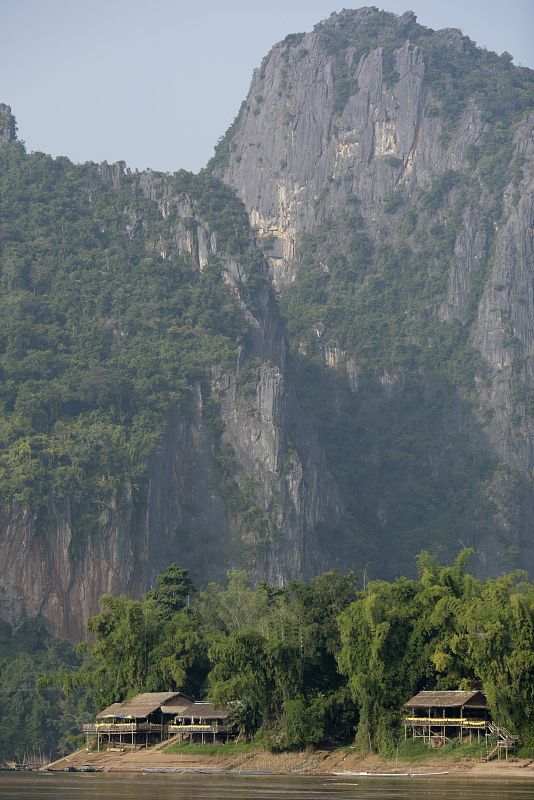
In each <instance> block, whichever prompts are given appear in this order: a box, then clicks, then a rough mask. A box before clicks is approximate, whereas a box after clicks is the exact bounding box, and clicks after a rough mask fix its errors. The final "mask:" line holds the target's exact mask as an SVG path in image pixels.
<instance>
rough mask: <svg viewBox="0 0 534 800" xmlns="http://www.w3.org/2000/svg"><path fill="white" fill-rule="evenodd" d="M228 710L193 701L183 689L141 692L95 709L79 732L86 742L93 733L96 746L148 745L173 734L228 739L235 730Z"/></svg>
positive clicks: (181, 737)
mask: <svg viewBox="0 0 534 800" xmlns="http://www.w3.org/2000/svg"><path fill="white" fill-rule="evenodd" d="M232 711H233V709H232V708H231V707H226V708H215V707H214V706H213V705H212V704H211V703H206V702H198V701H194V700H193V699H192V698H191V697H188V696H187V695H185V694H183V692H142V693H141V694H138V695H136V696H135V697H133V698H132V699H131V700H127V701H126V702H124V703H112V704H111V705H110V706H107V708H104V709H102V711H99V712H98V714H97V715H96V721H95V722H94V723H89V724H87V725H84V726H83V732H84V733H85V734H86V737H87V745H88V746H89V739H90V737H94V736H96V741H97V748H98V749H100V748H101V747H118V748H119V749H124V748H126V747H148V746H149V745H152V744H155V743H156V742H161V741H163V740H164V739H166V738H168V737H170V736H174V735H177V734H180V739H181V740H182V741H183V740H188V741H190V742H193V741H199V742H202V743H204V742H206V741H208V742H215V741H228V740H229V739H232V738H233V737H234V736H235V734H236V733H237V731H236V728H235V726H234V725H232V724H231V723H230V722H229V717H230V715H231V714H232Z"/></svg>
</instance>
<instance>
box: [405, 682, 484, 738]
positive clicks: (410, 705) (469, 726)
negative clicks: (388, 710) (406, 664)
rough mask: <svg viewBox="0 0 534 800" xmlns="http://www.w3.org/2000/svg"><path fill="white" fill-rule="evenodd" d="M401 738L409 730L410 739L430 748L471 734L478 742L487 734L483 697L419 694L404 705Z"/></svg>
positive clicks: (468, 693) (460, 694) (462, 693)
mask: <svg viewBox="0 0 534 800" xmlns="http://www.w3.org/2000/svg"><path fill="white" fill-rule="evenodd" d="M404 710H405V712H406V716H405V717H404V737H405V738H407V736H408V731H410V730H411V733H412V737H413V738H414V739H417V738H421V739H423V741H424V742H427V743H428V744H433V745H439V744H444V743H445V742H447V741H449V740H450V739H451V738H453V737H460V738H463V737H464V736H465V735H468V736H469V737H470V738H471V737H472V735H473V733H475V734H476V735H477V737H478V738H479V739H480V734H482V735H483V736H484V735H485V734H486V733H487V731H488V725H489V722H490V720H489V716H488V707H487V702H486V698H485V696H484V695H483V694H482V692H480V691H474V692H461V691H453V692H450V691H447V692H419V694H416V695H415V697H412V698H411V700H408V702H407V703H405V704H404Z"/></svg>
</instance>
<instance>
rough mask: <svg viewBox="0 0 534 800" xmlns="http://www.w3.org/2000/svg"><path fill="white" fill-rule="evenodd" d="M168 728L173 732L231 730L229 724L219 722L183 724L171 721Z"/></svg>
mask: <svg viewBox="0 0 534 800" xmlns="http://www.w3.org/2000/svg"><path fill="white" fill-rule="evenodd" d="M168 729H169V731H170V732H172V733H195V732H196V731H198V732H199V733H203V732H204V733H221V732H224V731H228V730H230V727H229V726H228V725H219V724H218V723H212V724H210V723H195V724H191V725H187V724H185V725H183V724H181V723H175V722H171V723H170V725H168Z"/></svg>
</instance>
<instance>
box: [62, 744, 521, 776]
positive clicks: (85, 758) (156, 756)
mask: <svg viewBox="0 0 534 800" xmlns="http://www.w3.org/2000/svg"><path fill="white" fill-rule="evenodd" d="M83 764H92V765H94V766H95V767H99V768H100V769H102V770H103V771H104V772H143V771H144V770H147V769H151V770H153V769H176V770H186V771H187V770H200V769H201V770H223V771H227V772H244V771H255V770H257V771H264V770H265V771H270V772H273V773H279V774H308V775H310V774H311V775H321V774H322V775H324V774H330V773H332V772H342V771H354V772H434V771H435V772H442V771H448V772H449V774H450V775H453V776H454V775H458V777H460V776H461V777H463V778H465V777H467V776H472V777H473V778H478V779H481V778H487V779H490V780H498V779H503V778H506V779H511V778H517V779H521V780H527V779H531V780H534V760H526V759H514V758H511V759H508V761H504V760H501V761H492V762H489V763H487V764H486V763H483V762H480V761H475V760H473V759H458V758H452V757H451V758H443V757H436V758H432V756H430V757H429V758H428V759H425V760H424V761H421V762H414V761H401V760H398V761H395V760H388V759H384V758H381V757H380V756H376V755H371V756H365V757H363V758H362V757H361V756H359V755H357V754H356V753H351V752H350V751H347V750H313V751H303V752H299V753H271V752H269V751H268V750H254V751H249V752H244V753H228V755H226V754H224V752H223V753H219V754H218V755H214V756H210V755H203V754H197V753H194V754H193V753H192V754H191V755H189V754H188V753H186V752H183V751H181V752H179V753H166V752H165V751H164V750H163V749H162V748H155V747H152V748H149V749H148V750H136V751H133V752H131V751H124V752H118V751H114V750H112V751H104V752H100V753H95V752H88V751H86V750H85V749H84V750H78V751H77V752H76V753H72V754H71V755H70V756H66V757H65V758H63V759H61V760H59V761H56V762H54V763H53V764H51V765H50V767H49V769H51V770H53V771H63V770H65V769H67V768H68V767H81V766H82V765H83Z"/></svg>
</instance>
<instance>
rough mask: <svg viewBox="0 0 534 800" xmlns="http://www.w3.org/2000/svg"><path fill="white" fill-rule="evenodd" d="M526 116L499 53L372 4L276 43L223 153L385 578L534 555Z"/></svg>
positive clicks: (494, 567) (494, 566) (358, 520)
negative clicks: (426, 550)
mask: <svg viewBox="0 0 534 800" xmlns="http://www.w3.org/2000/svg"><path fill="white" fill-rule="evenodd" d="M533 126H534V76H533V73H532V72H531V71H529V70H525V69H520V68H516V67H514V66H513V65H512V64H511V57H510V56H509V55H508V54H506V53H504V54H503V55H502V56H497V55H496V54H494V53H489V52H487V51H484V50H480V49H478V48H476V47H475V45H474V44H473V43H472V42H470V41H469V39H468V38H467V37H464V36H463V35H462V34H461V32H460V31H457V30H454V29H447V30H442V31H437V32H434V31H431V30H429V29H427V28H424V27H422V26H419V25H418V24H417V22H416V18H415V16H414V15H413V14H412V13H410V12H407V13H406V14H404V15H402V16H401V17H397V16H395V15H392V14H387V13H385V12H380V11H378V10H377V9H375V8H363V9H360V10H358V11H343V12H341V13H339V14H333V15H332V16H331V17H330V18H329V19H328V20H326V21H325V22H323V23H320V24H319V25H317V26H316V27H315V29H314V31H313V32H311V33H307V34H296V35H292V36H288V37H287V38H286V39H285V40H284V41H283V42H281V43H280V44H278V45H276V46H275V47H274V48H273V49H272V51H271V52H270V53H269V55H268V56H267V57H266V59H265V60H264V62H263V63H262V65H261V67H260V69H258V70H257V71H256V72H255V74H254V77H253V81H252V85H251V88H250V92H249V95H248V97H247V99H246V101H245V102H244V104H243V106H242V108H241V110H240V113H239V115H238V117H237V119H236V121H235V122H234V124H233V125H232V127H231V128H230V130H229V131H228V133H227V135H226V136H225V137H224V139H223V140H222V141H221V143H220V144H219V146H218V148H217V151H216V155H215V158H214V159H213V161H212V163H211V168H212V170H213V171H214V173H215V174H216V175H218V176H219V177H221V178H222V179H223V180H224V181H225V182H227V183H228V184H229V185H230V186H232V187H234V188H235V189H236V190H237V192H238V194H239V196H240V197H241V199H242V200H243V202H244V204H245V206H246V208H247V211H248V213H249V218H250V221H251V224H252V226H253V227H254V228H255V230H256V231H257V232H258V234H259V236H260V238H261V240H262V241H263V245H264V251H265V253H266V255H267V256H268V258H269V262H270V267H271V274H272V276H273V281H274V283H275V285H276V287H277V289H278V291H279V292H280V295H281V298H282V303H283V306H284V308H285V310H286V316H287V320H288V327H289V331H290V334H291V341H292V348H293V352H294V354H295V357H296V360H297V374H298V375H299V381H300V396H301V398H302V401H303V402H304V403H305V404H306V405H307V407H309V410H310V413H311V414H312V416H314V418H315V422H316V425H317V427H318V430H319V431H320V432H321V438H322V441H323V444H324V446H325V448H326V449H327V451H328V453H329V463H330V466H331V468H332V471H333V473H334V474H335V476H336V477H337V479H338V481H339V483H340V485H341V486H342V488H343V494H344V498H345V502H346V506H347V509H348V511H349V512H350V518H348V528H347V529H346V536H345V537H344V540H343V541H346V538H347V536H348V539H349V540H351V541H352V542H354V541H355V539H356V540H358V541H361V542H363V550H362V549H361V546H360V545H358V547H359V550H360V552H362V553H364V554H365V557H367V558H372V559H373V561H374V562H375V563H376V564H377V566H376V567H375V569H376V570H377V571H379V572H382V571H383V570H384V569H385V570H386V571H388V572H395V571H397V570H398V569H401V568H403V567H404V565H406V567H405V568H409V566H408V560H409V558H411V555H412V553H413V551H414V550H417V549H418V548H419V547H421V546H425V547H430V548H431V549H434V550H436V551H438V552H440V554H441V555H442V556H443V557H450V556H451V554H452V553H453V551H454V550H455V549H456V548H458V547H459V546H461V545H463V544H472V545H474V546H475V548H476V549H477V551H478V555H479V568H480V569H481V570H483V571H487V572H488V571H489V572H495V571H498V570H500V569H501V568H503V567H506V566H510V565H513V564H517V565H523V566H527V567H529V568H532V567H533V566H534V548H533V545H532V534H531V530H532V521H533V511H534V494H533V485H532V474H533V472H532V470H533V467H534V460H533V453H532V442H533V434H534V427H533V416H532V406H533V398H534V394H533V392H534V387H533V381H532V378H533V375H532V364H533V355H534V350H533V346H534V314H533V296H532V278H533V272H532V271H533V264H534V258H533V256H534V253H533V239H532V230H533V223H534V217H533V208H534V206H533V194H532V189H533V179H534V168H533V162H532V148H533ZM266 131H268V136H266V135H265V132H266ZM325 366H326V367H327V369H325V368H324V367H325ZM319 385H320V386H322V391H318V390H317V388H316V387H317V386H319ZM313 387H315V388H313ZM312 388H313V390H312ZM352 547H353V545H349V549H348V551H347V552H348V553H350V552H353V550H352ZM408 554H409V555H408Z"/></svg>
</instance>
